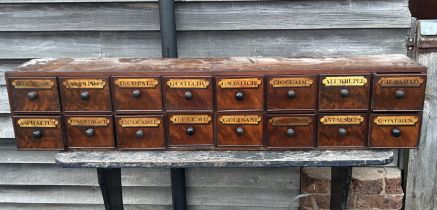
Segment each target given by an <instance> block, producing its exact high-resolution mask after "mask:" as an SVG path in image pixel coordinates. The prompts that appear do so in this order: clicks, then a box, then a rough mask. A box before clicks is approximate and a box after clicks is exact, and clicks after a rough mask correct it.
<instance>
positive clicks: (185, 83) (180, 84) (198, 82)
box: [167, 79, 209, 88]
mask: <svg viewBox="0 0 437 210" xmlns="http://www.w3.org/2000/svg"><path fill="white" fill-rule="evenodd" d="M208 85H209V80H207V79H169V80H168V81H167V86H169V87H170V88H207V87H208Z"/></svg>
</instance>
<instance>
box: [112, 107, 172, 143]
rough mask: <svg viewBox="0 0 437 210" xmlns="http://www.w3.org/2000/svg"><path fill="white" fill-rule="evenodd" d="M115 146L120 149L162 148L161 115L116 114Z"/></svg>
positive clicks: (162, 122)
mask: <svg viewBox="0 0 437 210" xmlns="http://www.w3.org/2000/svg"><path fill="white" fill-rule="evenodd" d="M115 122H116V128H117V147H118V148H120V149H164V148H165V140H164V139H165V138H164V120H163V117H162V115H155V116H151V115H143V116H116V117H115Z"/></svg>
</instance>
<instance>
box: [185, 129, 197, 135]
mask: <svg viewBox="0 0 437 210" xmlns="http://www.w3.org/2000/svg"><path fill="white" fill-rule="evenodd" d="M185 132H186V133H187V135H189V136H192V135H193V134H194V132H195V130H194V128H193V127H188V128H187V130H186V131H185Z"/></svg>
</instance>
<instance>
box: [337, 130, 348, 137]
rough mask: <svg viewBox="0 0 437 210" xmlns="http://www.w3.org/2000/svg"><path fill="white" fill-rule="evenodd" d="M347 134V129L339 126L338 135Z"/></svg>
mask: <svg viewBox="0 0 437 210" xmlns="http://www.w3.org/2000/svg"><path fill="white" fill-rule="evenodd" d="M346 134H347V130H346V129H344V128H339V129H338V135H339V136H345V135H346Z"/></svg>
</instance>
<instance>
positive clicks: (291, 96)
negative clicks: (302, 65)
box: [287, 90, 296, 99]
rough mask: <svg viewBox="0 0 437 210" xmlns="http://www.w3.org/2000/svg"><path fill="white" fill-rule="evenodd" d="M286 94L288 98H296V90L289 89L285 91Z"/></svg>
mask: <svg viewBox="0 0 437 210" xmlns="http://www.w3.org/2000/svg"><path fill="white" fill-rule="evenodd" d="M287 96H288V98H289V99H293V98H296V92H294V90H289V91H288V92H287Z"/></svg>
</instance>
